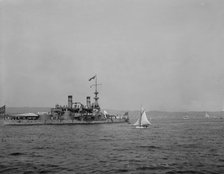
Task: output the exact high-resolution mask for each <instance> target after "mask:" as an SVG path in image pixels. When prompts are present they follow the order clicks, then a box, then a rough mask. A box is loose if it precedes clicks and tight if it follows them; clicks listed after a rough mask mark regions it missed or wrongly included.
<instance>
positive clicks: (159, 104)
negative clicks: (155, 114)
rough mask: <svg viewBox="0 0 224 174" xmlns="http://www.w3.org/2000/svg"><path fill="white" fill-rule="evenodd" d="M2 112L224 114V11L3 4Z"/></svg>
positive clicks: (56, 0) (206, 3)
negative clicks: (88, 106)
mask: <svg viewBox="0 0 224 174" xmlns="http://www.w3.org/2000/svg"><path fill="white" fill-rule="evenodd" d="M0 6H1V12H0V26H1V27H0V34H1V35H0V48H1V54H0V58H1V59H0V83H1V85H0V106H1V105H4V104H5V105H7V106H31V107H34V106H39V107H53V106H55V104H60V105H67V96H68V95H73V100H74V101H80V102H82V103H84V104H85V98H86V96H91V100H93V97H94V96H93V92H94V90H93V89H92V88H90V85H92V84H93V81H91V82H89V81H88V79H89V78H90V77H92V76H93V75H94V74H97V77H98V82H99V83H102V85H101V86H99V97H100V99H99V104H100V106H101V107H102V108H112V109H117V110H138V109H139V108H140V107H141V106H143V107H144V108H145V110H165V111H202V110H205V111H222V110H223V109H224V70H223V69H224V59H223V57H224V49H223V45H224V20H223V19H224V11H223V8H224V1H222V0H216V1H210V0H196V1H195V0H182V1H179V0H169V1H166V0H139V1H136V0H123V1H120V0H108V1H103V0H92V1H88V0H64V1H60V0H48V1H45V0H1V1H0Z"/></svg>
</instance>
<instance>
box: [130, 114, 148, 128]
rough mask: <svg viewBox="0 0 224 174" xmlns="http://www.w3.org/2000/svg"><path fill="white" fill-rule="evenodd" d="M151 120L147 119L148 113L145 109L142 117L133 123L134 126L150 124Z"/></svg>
mask: <svg viewBox="0 0 224 174" xmlns="http://www.w3.org/2000/svg"><path fill="white" fill-rule="evenodd" d="M150 124H151V123H150V121H149V120H148V119H147V116H146V113H145V111H144V110H142V112H141V115H140V117H139V118H138V120H137V121H136V122H135V124H133V125H134V126H140V127H141V126H148V125H150Z"/></svg>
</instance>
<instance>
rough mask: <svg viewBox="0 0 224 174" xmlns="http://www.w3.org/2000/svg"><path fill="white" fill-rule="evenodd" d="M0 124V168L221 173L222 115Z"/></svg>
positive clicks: (1, 170)
mask: <svg viewBox="0 0 224 174" xmlns="http://www.w3.org/2000/svg"><path fill="white" fill-rule="evenodd" d="M152 122H153V125H152V126H151V127H150V128H149V129H135V128H133V127H132V126H131V125H130V124H113V125H83V126H80V125H77V126H18V127H9V126H2V125H0V138H1V139H0V173H18V174H19V173H167V174H170V173H224V148H223V147H224V119H198V120H197V119H193V120H191V119H189V120H183V119H179V120H175V119H170V120H169V119H161V120H152Z"/></svg>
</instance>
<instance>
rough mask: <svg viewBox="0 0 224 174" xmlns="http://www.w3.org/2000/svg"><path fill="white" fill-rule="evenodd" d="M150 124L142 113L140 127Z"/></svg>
mask: <svg viewBox="0 0 224 174" xmlns="http://www.w3.org/2000/svg"><path fill="white" fill-rule="evenodd" d="M150 124H151V123H150V122H149V120H148V119H147V116H146V113H145V111H144V112H143V113H142V119H141V125H150Z"/></svg>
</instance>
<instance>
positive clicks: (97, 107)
mask: <svg viewBox="0 0 224 174" xmlns="http://www.w3.org/2000/svg"><path fill="white" fill-rule="evenodd" d="M98 85H101V84H98V83H97V75H95V84H93V85H91V86H90V87H92V86H95V92H94V94H95V97H94V100H95V102H94V105H93V107H94V108H95V109H99V110H100V106H99V103H98V100H99V97H98V94H99V92H98V91H97V86H98Z"/></svg>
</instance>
